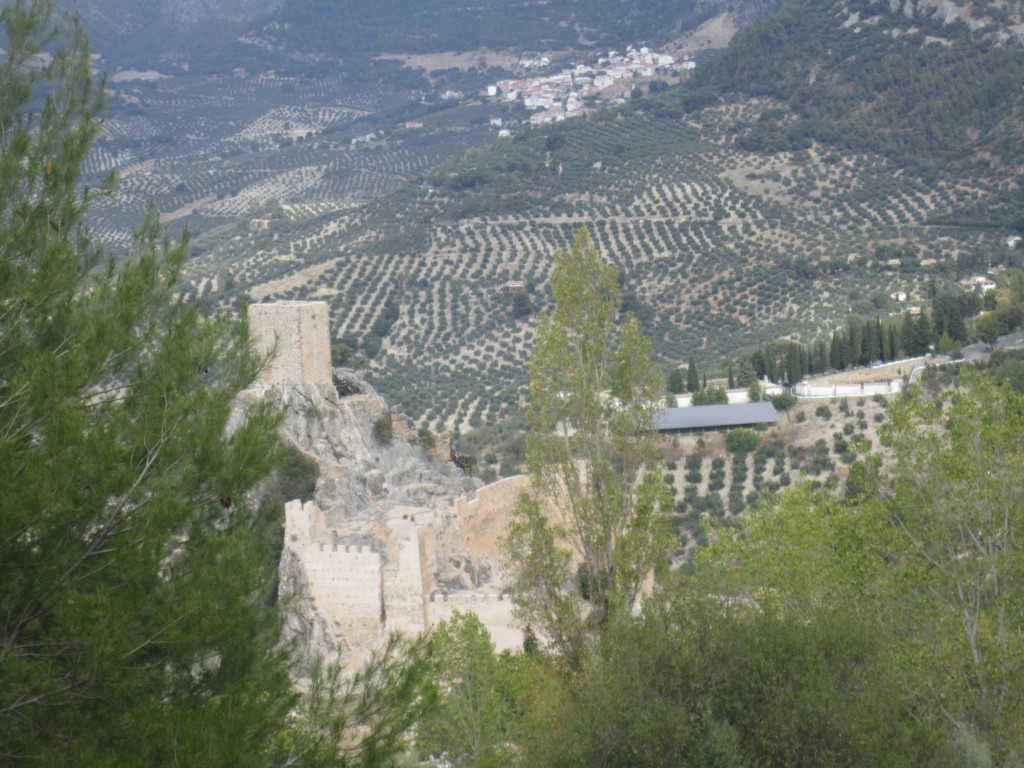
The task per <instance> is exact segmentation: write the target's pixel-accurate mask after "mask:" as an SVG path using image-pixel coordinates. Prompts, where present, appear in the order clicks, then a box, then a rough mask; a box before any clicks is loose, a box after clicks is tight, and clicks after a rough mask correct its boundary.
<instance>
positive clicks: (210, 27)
mask: <svg viewBox="0 0 1024 768" xmlns="http://www.w3.org/2000/svg"><path fill="white" fill-rule="evenodd" d="M280 2H281V0H89V1H88V2H81V3H76V4H74V6H75V8H76V10H77V11H78V13H79V15H80V16H81V17H82V20H83V22H84V24H85V27H86V29H87V30H88V32H89V36H90V39H91V41H92V45H93V48H94V50H96V51H97V52H98V53H99V54H100V55H101V56H102V57H103V62H104V66H105V67H107V68H109V69H119V68H129V67H135V68H140V69H149V68H157V67H167V66H168V65H171V64H177V65H180V66H186V65H189V63H190V62H192V61H193V60H197V59H200V60H201V59H204V58H206V57H208V56H209V55H210V54H211V53H213V52H215V51H217V50H219V49H220V48H222V47H223V46H225V45H227V44H228V43H230V42H231V41H232V40H234V39H236V38H237V37H238V36H239V35H241V34H242V33H243V32H244V30H245V28H246V25H247V24H248V23H249V22H250V21H251V20H253V19H255V18H258V17H260V16H262V15H263V14H265V13H267V12H268V11H270V10H272V9H273V8H274V7H276V6H277V5H279V4H280ZM63 4H64V5H65V6H67V7H71V6H72V5H73V4H72V3H71V2H70V0H64V3H63Z"/></svg>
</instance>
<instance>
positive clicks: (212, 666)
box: [0, 0, 428, 766]
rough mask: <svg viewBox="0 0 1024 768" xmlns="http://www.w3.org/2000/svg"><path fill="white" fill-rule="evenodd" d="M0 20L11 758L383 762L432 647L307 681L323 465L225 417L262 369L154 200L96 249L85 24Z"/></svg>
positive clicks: (22, 7) (2, 677) (4, 545)
mask: <svg viewBox="0 0 1024 768" xmlns="http://www.w3.org/2000/svg"><path fill="white" fill-rule="evenodd" d="M0 24H2V26H3V29H4V31H5V33H6V34H5V35H4V39H3V41H2V42H0V48H3V49H4V58H3V60H2V62H0V467H2V468H3V471H2V472H0V510H3V513H2V515H0V584H2V585H3V588H2V589H0V760H2V761H3V762H4V763H5V764H10V763H12V762H13V763H14V764H22V763H24V764H32V765H37V764H40V765H51V764H52V765H56V764H60V765H66V764H74V765H90V766H107V765H110V766H113V765H126V764H131V765H181V764H189V765H210V766H215V765H217V766H219V765H224V766H227V765H230V766H267V765H284V764H290V765H307V766H315V765H335V766H336V765H365V766H370V765H374V766H379V765H386V764H388V763H389V762H390V761H391V759H392V758H393V757H394V755H395V754H397V753H398V752H400V751H402V750H403V749H404V748H405V736H404V734H405V732H406V730H407V729H408V727H409V724H410V722H412V721H414V720H416V719H417V718H418V717H419V713H420V711H421V707H422V706H423V703H424V702H427V701H428V699H425V698H424V696H423V695H422V694H423V691H424V690H425V688H424V685H423V669H424V666H423V662H422V648H421V647H419V649H418V650H417V646H415V645H409V644H408V643H398V642H397V641H396V642H393V643H392V644H391V645H389V646H387V648H386V649H385V651H383V652H382V654H383V655H382V656H379V657H377V658H375V659H374V660H372V662H371V664H370V666H369V667H367V669H365V670H363V671H362V672H360V673H359V674H358V675H356V676H355V677H354V678H348V679H344V678H341V677H340V673H339V671H338V669H337V668H335V667H330V668H328V669H327V671H326V672H325V676H326V677H325V678H324V679H326V681H327V682H326V683H324V684H323V685H321V684H319V683H316V684H314V686H313V687H312V689H311V691H310V692H309V694H308V695H306V696H304V697H302V698H301V699H300V698H299V697H298V696H297V694H296V693H294V692H293V688H292V682H291V679H290V676H289V668H290V664H291V659H290V653H289V649H288V648H286V647H282V645H281V643H280V629H281V627H280V618H281V617H280V614H279V611H278V609H277V607H276V605H275V602H276V592H277V582H276V578H277V565H278V563H277V556H278V554H279V552H280V549H281V522H282V521H281V506H280V496H281V495H282V494H286V495H288V497H289V498H291V497H292V494H296V495H300V496H306V495H308V494H310V493H311V492H312V489H313V487H314V486H315V482H316V468H315V466H310V463H309V462H308V460H306V459H305V458H304V457H302V456H300V455H298V454H296V453H295V452H294V451H292V452H289V453H286V452H285V451H284V450H283V448H282V444H281V441H280V438H279V437H278V433H277V428H278V426H279V424H280V418H281V417H280V413H279V412H278V411H277V410H276V409H275V408H274V407H273V406H272V405H271V404H270V403H269V401H256V402H250V403H249V404H248V405H247V406H246V407H245V408H244V409H242V412H240V413H237V414H235V413H234V412H235V410H236V408H241V406H239V405H236V396H237V395H238V394H239V392H241V391H242V390H243V389H245V388H246V387H247V386H248V385H250V384H251V383H252V382H253V381H254V380H255V378H256V376H257V375H258V373H259V371H260V370H261V369H262V368H263V367H264V365H265V363H266V359H265V357H263V356H261V355H260V354H257V353H256V352H255V348H254V344H253V342H252V339H251V338H250V337H249V334H248V327H247V324H246V321H245V317H244V315H243V316H242V317H241V318H239V319H237V320H234V319H230V318H227V317H215V318H210V319H207V318H204V317H203V316H202V314H201V313H200V312H199V309H198V307H197V306H196V305H195V304H193V303H190V302H188V301H186V300H184V299H183V298H181V297H180V295H179V277H180V275H181V272H182V268H183V265H184V261H185V257H186V246H187V238H183V239H182V240H181V241H180V242H177V243H175V242H171V241H170V240H169V239H168V238H167V237H166V236H165V235H164V234H163V233H162V232H161V228H160V226H159V222H158V217H157V213H156V211H155V209H153V208H151V209H150V211H149V213H148V214H147V215H146V217H145V219H144V221H143V223H142V225H141V226H140V227H139V229H138V231H137V233H136V236H135V243H134V248H133V249H132V252H131V254H130V255H129V256H127V257H125V258H123V259H120V260H115V259H112V258H108V257H107V256H105V255H104V253H103V252H102V250H101V249H99V248H98V247H97V246H96V245H95V244H94V243H93V242H92V241H91V239H90V235H89V230H88V227H87V223H86V219H87V215H88V213H89V204H90V201H91V200H92V198H93V194H94V193H93V192H92V191H90V190H87V189H86V190H84V191H83V189H82V187H81V185H80V181H81V177H80V173H81V169H82V167H83V164H84V163H85V162H86V157H87V154H88V152H89V150H90V146H91V144H92V141H93V139H94V138H95V137H96V134H97V131H98V129H99V122H98V120H97V117H96V116H97V114H98V111H99V109H100V107H101V94H102V83H101V82H99V81H97V80H96V79H94V77H93V75H92V74H91V73H90V59H89V50H88V46H87V43H86V40H85V38H84V35H83V33H82V31H81V29H80V27H79V23H78V19H77V18H76V17H74V16H66V17H64V18H62V19H61V20H59V21H56V22H55V21H54V20H53V5H52V4H51V3H50V2H47V1H46V0H24V1H20V0H19V1H17V2H11V3H8V4H5V6H4V7H3V9H2V11H0ZM278 466H279V467H280V470H279V472H278V473H277V474H276V475H275V477H274V478H273V479H272V481H271V482H270V483H269V486H270V494H269V496H268V499H267V503H264V504H257V503H251V498H252V497H251V495H250V491H251V489H252V488H253V487H254V486H255V485H256V484H257V483H258V481H260V480H261V479H262V478H263V477H264V476H266V475H267V473H268V472H269V471H270V470H272V469H274V468H275V467H278ZM275 495H276V501H275ZM396 643H397V644H396ZM315 682H316V681H315ZM318 686H319V687H318ZM325 686H326V688H325ZM325 691H326V692H325ZM293 708H294V710H293ZM354 740H357V741H358V742H359V748H358V749H356V750H353V749H350V747H351V745H352V743H353V741H354ZM343 745H344V746H345V747H346V749H345V751H342V750H341V748H342V746H343Z"/></svg>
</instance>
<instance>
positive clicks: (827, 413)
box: [814, 405, 832, 421]
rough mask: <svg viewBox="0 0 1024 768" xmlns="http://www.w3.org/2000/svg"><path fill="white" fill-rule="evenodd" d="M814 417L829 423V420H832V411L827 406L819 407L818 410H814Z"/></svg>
mask: <svg viewBox="0 0 1024 768" xmlns="http://www.w3.org/2000/svg"><path fill="white" fill-rule="evenodd" d="M814 415H815V416H817V417H818V418H819V419H824V420H825V421H828V420H829V419H831V418H832V409H831V408H829V407H828V406H827V405H819V406H818V407H817V408H815V409H814Z"/></svg>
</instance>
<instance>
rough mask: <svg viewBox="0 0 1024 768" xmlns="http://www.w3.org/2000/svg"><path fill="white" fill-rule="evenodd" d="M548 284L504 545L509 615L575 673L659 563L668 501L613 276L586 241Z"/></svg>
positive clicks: (561, 258)
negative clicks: (519, 479)
mask: <svg viewBox="0 0 1024 768" xmlns="http://www.w3.org/2000/svg"><path fill="white" fill-rule="evenodd" d="M552 284H553V288H554V299H555V307H554V310H553V311H552V312H551V313H545V314H542V315H541V317H540V318H539V321H538V325H537V340H536V343H535V345H534V349H533V352H532V354H531V357H530V401H529V405H528V406H527V412H526V418H527V421H528V423H529V427H530V432H529V435H528V438H527V459H528V464H529V470H530V475H531V479H532V482H533V490H532V492H531V493H530V494H528V495H524V496H523V497H522V498H521V499H520V501H519V503H518V505H517V507H516V517H515V520H514V522H513V524H512V525H511V526H510V529H509V533H508V536H507V537H506V539H505V542H504V544H505V549H506V555H507V558H506V561H507V568H508V571H509V576H510V580H511V583H512V588H513V593H514V596H515V599H516V601H517V603H518V609H519V612H520V615H521V616H522V617H523V618H524V619H525V620H526V621H527V622H528V623H529V624H531V625H532V626H534V627H535V628H537V629H539V630H540V631H541V632H542V634H543V635H544V636H545V637H546V638H547V639H548V640H549V641H550V642H551V643H552V644H553V645H554V646H555V648H556V649H557V650H558V651H559V652H560V653H561V654H562V657H563V658H564V659H565V661H566V663H567V664H568V665H570V666H577V665H578V664H580V663H581V662H582V661H583V659H584V658H585V654H586V651H587V647H588V642H587V639H588V637H591V636H593V630H594V629H596V628H598V627H601V626H603V625H605V624H606V622H607V621H608V619H609V617H610V616H611V615H612V614H614V613H616V612H622V611H628V610H630V609H631V608H632V606H633V604H634V601H635V600H636V597H637V595H638V593H639V591H640V587H641V585H642V583H643V582H644V580H645V579H647V577H648V576H649V575H650V574H651V572H652V570H654V569H655V567H656V566H657V565H658V564H659V563H661V562H662V560H663V558H664V555H665V551H666V547H667V543H668V536H669V529H668V525H667V515H665V514H664V512H665V511H666V510H667V509H668V505H669V501H670V500H669V496H668V493H667V486H666V485H665V483H664V481H663V480H662V477H661V473H660V472H658V471H657V464H658V451H657V448H656V434H655V433H654V432H653V431H652V425H653V420H654V414H655V413H656V412H657V411H658V410H659V409H660V407H661V405H660V400H661V388H662V378H661V375H660V374H659V372H658V370H657V368H655V366H654V365H653V363H652V362H651V343H650V341H649V340H648V339H647V338H646V337H644V336H643V335H642V334H641V333H640V323H639V322H638V321H637V320H636V319H635V318H633V317H629V318H627V319H625V321H624V322H622V323H621V325H620V324H619V321H620V318H619V308H620V299H619V284H618V279H617V273H616V270H615V269H614V268H613V267H611V266H610V265H607V264H605V263H603V262H602V261H601V259H600V258H599V256H598V254H597V251H596V250H595V249H594V247H593V246H592V245H591V242H590V237H589V235H588V233H587V231H586V230H581V231H580V232H578V233H577V235H576V238H575V240H574V242H573V245H572V247H571V248H570V249H569V250H566V251H560V252H559V253H558V254H557V255H556V263H555V269H554V275H553V278H552ZM548 512H550V515H551V517H550V519H549V517H548ZM574 577H575V581H576V584H577V589H576V590H575V591H568V590H566V589H565V586H566V585H567V584H570V583H572V582H573V581H574Z"/></svg>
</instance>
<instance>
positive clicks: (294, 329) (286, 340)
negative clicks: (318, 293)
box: [249, 301, 331, 386]
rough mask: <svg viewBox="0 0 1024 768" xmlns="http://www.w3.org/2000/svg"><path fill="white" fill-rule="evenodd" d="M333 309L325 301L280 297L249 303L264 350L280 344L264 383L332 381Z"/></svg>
mask: <svg viewBox="0 0 1024 768" xmlns="http://www.w3.org/2000/svg"><path fill="white" fill-rule="evenodd" d="M329 315H330V310H329V308H328V305H327V302H325V301H277V302H271V303H268V304H253V305H252V306H251V307H249V324H250V326H251V327H252V332H253V336H254V337H255V338H256V343H257V348H258V349H259V350H260V351H261V352H265V351H267V350H269V349H271V348H272V347H273V346H274V344H275V343H276V344H277V356H276V357H275V358H274V359H273V360H271V361H270V364H269V365H268V366H267V367H266V369H265V370H264V371H263V375H262V382H263V384H264V385H267V386H271V385H274V384H330V383H331V339H330V331H329V328H328V319H329Z"/></svg>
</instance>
